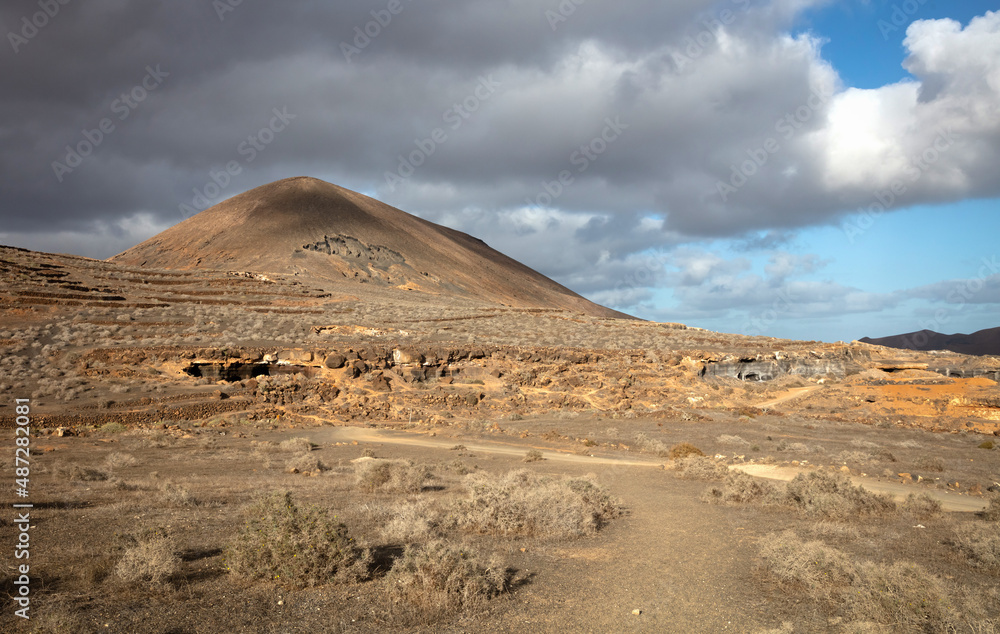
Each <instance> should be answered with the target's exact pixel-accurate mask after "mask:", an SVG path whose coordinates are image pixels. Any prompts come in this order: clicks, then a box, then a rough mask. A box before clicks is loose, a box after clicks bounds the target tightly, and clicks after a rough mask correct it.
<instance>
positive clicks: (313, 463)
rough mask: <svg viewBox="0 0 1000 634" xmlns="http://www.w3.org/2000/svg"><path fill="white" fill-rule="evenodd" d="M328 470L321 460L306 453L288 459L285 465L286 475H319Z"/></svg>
mask: <svg viewBox="0 0 1000 634" xmlns="http://www.w3.org/2000/svg"><path fill="white" fill-rule="evenodd" d="M328 469H329V467H327V466H326V464H324V463H323V461H322V460H320V459H319V458H317V457H316V456H313V455H312V454H307V453H304V454H301V455H298V456H295V457H293V458H290V459H289V460H288V462H286V463H285V472H286V473H320V472H322V471H327V470H328Z"/></svg>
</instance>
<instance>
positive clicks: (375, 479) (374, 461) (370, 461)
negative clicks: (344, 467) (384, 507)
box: [354, 458, 433, 493]
mask: <svg viewBox="0 0 1000 634" xmlns="http://www.w3.org/2000/svg"><path fill="white" fill-rule="evenodd" d="M354 475H355V481H356V483H357V485H358V488H360V489H361V490H363V491H368V492H375V491H382V492H390V493H419V492H420V491H422V490H423V488H424V485H425V484H426V483H427V481H428V480H430V479H431V478H432V477H433V473H432V472H431V469H430V468H429V467H427V466H426V465H414V464H413V463H412V462H409V461H407V460H382V459H378V458H367V459H362V460H361V461H359V462H357V463H355V467H354Z"/></svg>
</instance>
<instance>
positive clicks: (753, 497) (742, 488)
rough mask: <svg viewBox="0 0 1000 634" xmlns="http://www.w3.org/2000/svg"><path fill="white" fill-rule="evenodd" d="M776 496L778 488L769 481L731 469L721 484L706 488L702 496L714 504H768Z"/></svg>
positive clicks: (775, 498)
mask: <svg viewBox="0 0 1000 634" xmlns="http://www.w3.org/2000/svg"><path fill="white" fill-rule="evenodd" d="M778 496H779V492H778V488H777V487H776V486H774V485H773V484H771V483H770V482H766V481H764V480H758V479H757V478H754V477H752V476H749V475H747V474H745V473H743V472H742V471H733V472H731V473H729V474H728V475H727V476H726V481H725V483H723V484H722V486H718V487H712V488H710V489H708V491H706V492H705V495H704V496H703V497H704V499H706V500H707V501H708V502H712V503H716V504H719V503H722V504H754V503H758V504H769V503H774V502H775V501H776V500H777V498H778Z"/></svg>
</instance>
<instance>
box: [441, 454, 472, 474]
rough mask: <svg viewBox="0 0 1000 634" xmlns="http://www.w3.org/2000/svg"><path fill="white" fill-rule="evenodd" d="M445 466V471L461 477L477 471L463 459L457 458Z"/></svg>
mask: <svg viewBox="0 0 1000 634" xmlns="http://www.w3.org/2000/svg"><path fill="white" fill-rule="evenodd" d="M443 466H444V468H445V469H447V470H449V471H451V472H452V473H456V474H458V475H460V476H464V475H468V474H470V473H472V472H473V471H475V470H476V469H477V467H476V466H475V465H469V464H468V463H466V462H465V461H464V460H462V459H461V458H455V459H454V460H452V461H451V462H447V463H445V464H444V465H443Z"/></svg>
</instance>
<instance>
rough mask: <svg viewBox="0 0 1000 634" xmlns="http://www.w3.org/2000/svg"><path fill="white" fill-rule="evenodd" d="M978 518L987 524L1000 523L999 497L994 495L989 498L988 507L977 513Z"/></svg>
mask: <svg viewBox="0 0 1000 634" xmlns="http://www.w3.org/2000/svg"><path fill="white" fill-rule="evenodd" d="M979 517H981V518H983V519H984V520H986V521H988V522H997V521H1000V495H994V496H993V497H991V498H990V503H989V506H987V507H986V509H985V510H983V511H981V512H980V513H979Z"/></svg>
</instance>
